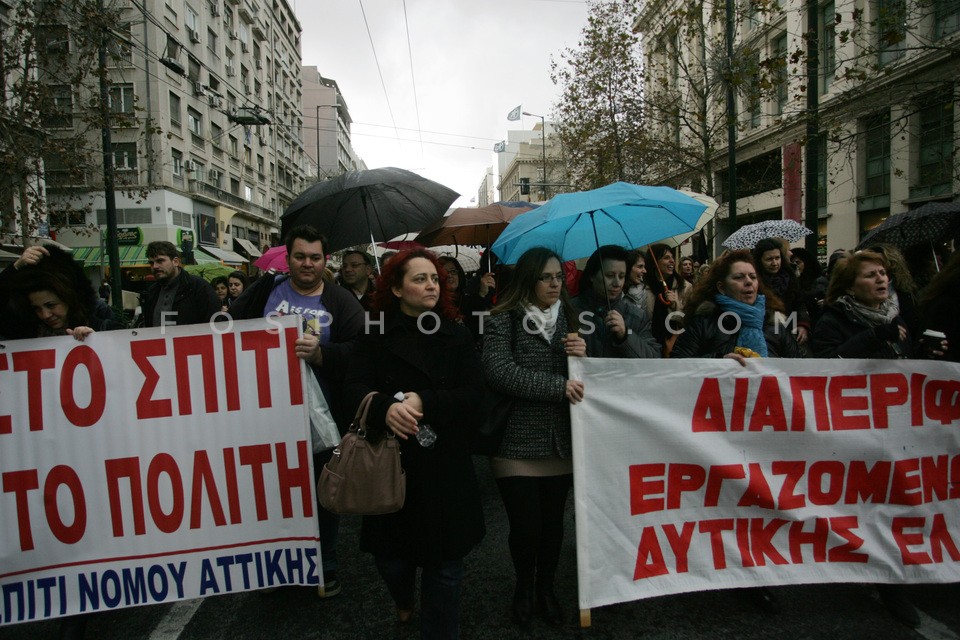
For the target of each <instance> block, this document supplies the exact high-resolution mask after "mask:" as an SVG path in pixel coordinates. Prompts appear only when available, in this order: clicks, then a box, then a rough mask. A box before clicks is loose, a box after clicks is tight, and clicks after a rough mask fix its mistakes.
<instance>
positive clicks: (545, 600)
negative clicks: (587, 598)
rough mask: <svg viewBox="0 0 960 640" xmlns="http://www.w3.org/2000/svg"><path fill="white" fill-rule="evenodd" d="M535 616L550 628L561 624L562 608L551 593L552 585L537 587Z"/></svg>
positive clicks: (552, 592)
mask: <svg viewBox="0 0 960 640" xmlns="http://www.w3.org/2000/svg"><path fill="white" fill-rule="evenodd" d="M537 615H539V616H540V618H541V619H542V620H543V621H544V622H546V623H547V624H548V625H550V626H551V627H559V626H560V625H562V624H563V608H562V607H561V606H560V601H559V600H557V594H556V593H554V591H553V583H552V582H551V583H549V584H538V585H537Z"/></svg>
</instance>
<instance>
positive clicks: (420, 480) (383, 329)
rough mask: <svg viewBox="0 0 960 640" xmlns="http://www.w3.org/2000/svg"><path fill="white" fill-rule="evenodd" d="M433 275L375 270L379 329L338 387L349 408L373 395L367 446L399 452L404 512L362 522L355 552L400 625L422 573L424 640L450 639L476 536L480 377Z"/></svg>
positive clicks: (435, 269) (400, 257) (429, 267)
mask: <svg viewBox="0 0 960 640" xmlns="http://www.w3.org/2000/svg"><path fill="white" fill-rule="evenodd" d="M442 272H443V267H442V266H440V262H439V260H438V259H437V257H436V255H435V254H434V253H433V252H431V251H427V250H426V249H413V250H408V251H401V252H399V253H398V254H397V255H395V256H394V257H392V258H391V259H390V260H389V262H386V263H384V264H383V271H382V273H381V274H380V278H379V279H378V280H377V286H376V292H375V293H374V300H373V308H374V315H375V316H376V315H377V313H378V312H379V313H382V314H383V316H382V322H383V324H382V325H381V326H377V325H371V327H370V328H369V330H368V332H367V333H366V335H364V336H362V337H361V338H359V339H358V340H357V343H356V345H355V346H354V350H353V353H352V354H351V356H350V364H349V366H348V368H347V372H346V378H345V381H344V389H345V392H346V394H347V396H348V398H349V400H350V401H351V402H352V403H353V406H357V405H359V403H360V401H361V400H362V399H363V398H364V397H365V396H366V395H367V394H368V393H369V392H371V391H373V392H376V395H375V396H374V397H373V400H372V402H371V404H370V409H369V415H368V423H367V428H368V431H369V433H370V435H371V437H381V436H386V435H388V434H393V435H394V436H396V437H397V438H398V439H399V440H400V451H401V456H400V460H401V464H402V465H403V470H404V473H405V474H406V478H407V488H406V499H405V502H404V505H403V508H402V509H401V510H400V511H398V512H396V513H390V514H387V515H376V516H364V517H363V521H362V524H361V529H360V548H361V549H362V550H364V551H368V552H370V553H372V554H373V557H374V562H375V564H376V567H377V570H378V572H379V573H380V576H381V577H382V578H383V581H384V582H385V583H386V585H387V589H388V591H389V592H390V595H391V596H392V597H393V600H394V604H395V605H396V616H397V620H398V622H400V623H407V622H409V621H410V620H411V618H412V616H413V613H414V609H415V604H416V582H417V572H418V570H419V571H420V632H421V637H423V638H457V637H459V627H460V585H461V582H462V579H463V558H464V557H465V556H466V555H467V553H469V552H470V550H471V549H472V548H473V547H474V546H476V545H477V544H478V543H479V542H480V540H481V539H482V538H483V536H484V533H485V529H484V524H483V509H482V507H481V504H480V490H479V486H478V484H477V480H476V476H475V475H474V469H473V459H472V457H471V445H472V444H473V441H474V438H475V434H476V430H477V427H478V426H479V414H481V413H482V411H481V409H482V407H481V402H482V399H483V376H482V372H481V368H480V359H479V357H478V355H477V351H476V348H475V347H474V344H473V338H472V337H471V335H470V332H469V331H468V330H467V329H466V327H464V326H463V325H462V324H460V323H459V322H456V318H457V310H456V308H455V307H454V306H453V304H452V300H451V295H450V290H449V289H447V287H446V286H445V285H446V283H445V282H443V281H442V280H441V277H440V274H441V273H442Z"/></svg>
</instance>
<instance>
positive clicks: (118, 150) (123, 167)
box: [113, 142, 137, 171]
mask: <svg viewBox="0 0 960 640" xmlns="http://www.w3.org/2000/svg"><path fill="white" fill-rule="evenodd" d="M113 166H114V167H115V168H116V170H117V171H136V170H137V143H136V142H117V143H114V145H113Z"/></svg>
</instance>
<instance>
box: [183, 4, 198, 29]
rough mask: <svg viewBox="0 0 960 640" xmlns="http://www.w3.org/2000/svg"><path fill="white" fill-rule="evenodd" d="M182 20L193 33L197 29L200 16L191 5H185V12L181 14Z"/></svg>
mask: <svg viewBox="0 0 960 640" xmlns="http://www.w3.org/2000/svg"><path fill="white" fill-rule="evenodd" d="M183 22H184V24H185V25H187V29H190V30H191V31H193V32H194V33H196V31H197V25H198V24H199V23H200V16H199V15H197V12H196V11H195V10H194V9H193V7H191V6H187V12H186V14H184V16H183Z"/></svg>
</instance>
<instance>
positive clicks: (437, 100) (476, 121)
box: [291, 0, 587, 206]
mask: <svg viewBox="0 0 960 640" xmlns="http://www.w3.org/2000/svg"><path fill="white" fill-rule="evenodd" d="M291 2H292V3H293V6H294V8H295V10H296V13H297V16H298V18H299V19H300V23H301V26H302V27H303V39H302V51H303V63H304V64H305V65H316V66H317V67H318V68H319V71H320V73H321V74H322V75H324V76H325V77H327V78H331V79H333V80H336V82H337V84H338V85H339V86H340V91H341V92H342V93H343V96H344V98H345V100H346V103H347V106H348V107H349V110H350V115H351V117H352V118H353V127H352V132H353V146H354V148H355V149H356V150H357V152H358V153H359V154H360V156H361V157H362V158H363V159H364V160H365V161H366V163H367V166H368V167H370V168H375V167H383V166H396V167H402V168H405V169H409V170H411V171H415V172H416V173H419V174H421V175H423V176H425V177H427V178H430V179H432V180H436V181H438V182H441V183H443V184H445V185H447V186H448V187H450V188H452V189H453V190H455V191H457V192H458V193H460V194H461V196H462V197H461V198H460V199H459V200H458V201H457V203H456V206H469V200H470V198H472V197H475V195H476V193H477V190H478V188H479V186H480V183H481V181H482V180H483V177H484V174H485V173H486V169H487V167H490V166H493V171H494V172H496V170H497V168H496V154H494V153H493V145H494V144H495V143H496V142H498V141H500V140H503V139H504V138H506V132H507V130H508V129H531V128H532V127H533V126H534V125H535V124H537V123H538V122H539V119H538V118H530V117H524V118H523V120H522V121H521V122H509V121H507V118H506V116H507V113H508V112H509V111H510V110H511V109H513V108H514V107H516V106H517V105H519V104H522V105H523V109H524V110H525V111H529V112H531V113H537V114H543V115H546V116H548V117H549V113H550V110H551V108H552V105H553V104H554V103H555V102H556V98H557V96H558V95H559V89H558V87H556V86H555V85H554V84H553V83H552V82H551V81H550V59H551V56H552V57H553V58H554V59H555V60H557V61H559V59H560V53H561V52H562V51H563V50H564V49H566V48H573V47H576V45H577V41H578V39H579V37H580V32H581V30H582V29H583V27H584V25H585V24H586V17H587V4H586V2H585V1H581V0H326V1H322V2H321V1H319V0H291ZM404 5H406V16H405V15H404ZM361 6H362V10H361ZM364 14H366V22H365V21H364ZM368 24H369V35H368V32H367V25H368ZM408 29H409V46H408V40H407V32H408ZM371 39H372V44H371ZM374 51H376V56H374ZM377 61H379V67H380V68H379V71H378V69H377ZM381 76H382V78H383V81H382V82H381ZM418 112H419V116H418ZM315 124H316V122H315V118H312V117H310V115H309V114H306V115H305V116H304V137H305V138H306V137H308V136H310V135H311V133H310V132H311V131H313V127H314V126H315ZM518 125H522V126H518ZM421 138H422V144H421V142H420V140H421ZM398 139H399V140H398Z"/></svg>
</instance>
